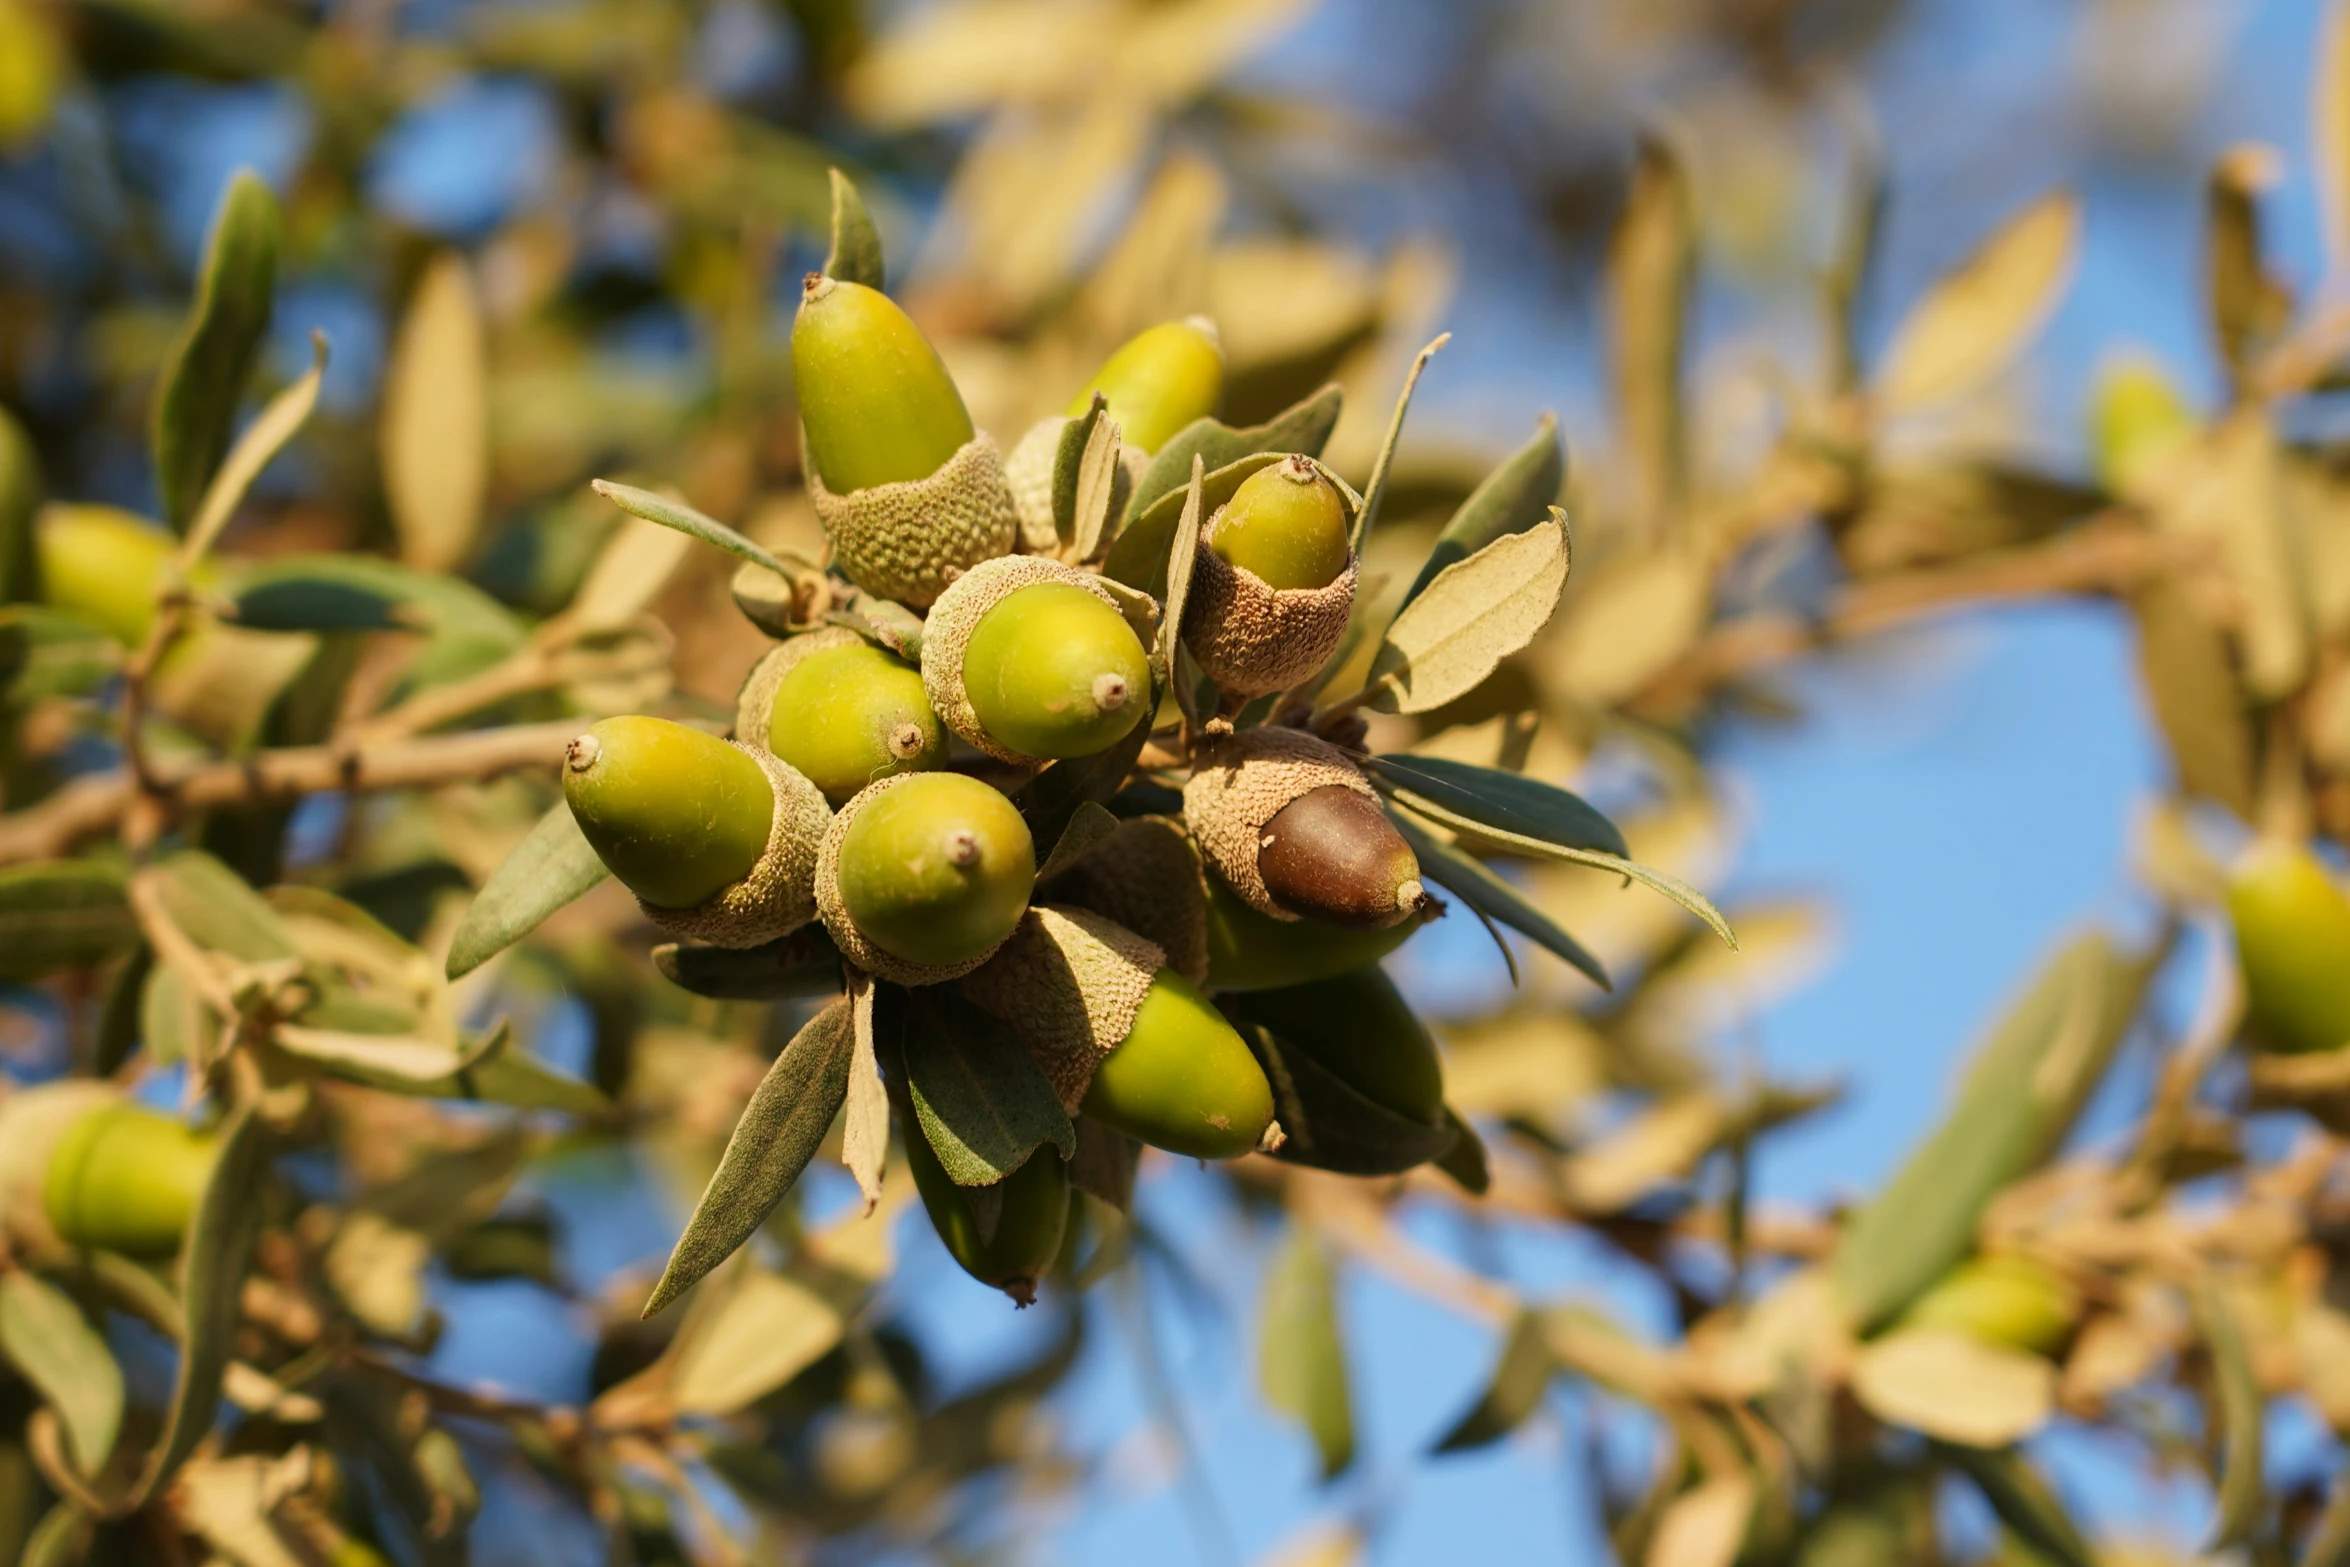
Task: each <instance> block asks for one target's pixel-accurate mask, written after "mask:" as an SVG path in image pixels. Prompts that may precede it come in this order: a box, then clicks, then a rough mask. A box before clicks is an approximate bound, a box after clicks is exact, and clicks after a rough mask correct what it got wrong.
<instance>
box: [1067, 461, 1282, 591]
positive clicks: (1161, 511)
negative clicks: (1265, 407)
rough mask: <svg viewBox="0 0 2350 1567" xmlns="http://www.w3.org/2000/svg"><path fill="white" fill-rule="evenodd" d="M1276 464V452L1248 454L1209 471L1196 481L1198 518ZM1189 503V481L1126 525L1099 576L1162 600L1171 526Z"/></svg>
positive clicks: (1172, 534)
mask: <svg viewBox="0 0 2350 1567" xmlns="http://www.w3.org/2000/svg"><path fill="white" fill-rule="evenodd" d="M1280 460H1281V457H1280V455H1279V454H1278V453H1275V452H1252V453H1250V454H1249V455H1248V456H1245V457H1242V458H1239V459H1237V460H1235V461H1233V462H1229V463H1226V464H1225V465H1224V466H1223V467H1221V468H1214V469H1210V470H1209V472H1208V475H1207V477H1206V478H1205V479H1203V480H1201V481H1200V516H1201V517H1203V518H1207V517H1213V516H1215V515H1216V513H1217V511H1218V510H1219V509H1221V508H1222V506H1223V505H1224V503H1225V502H1226V501H1228V500H1230V499H1232V492H1233V491H1235V490H1237V489H1239V488H1240V484H1241V481H1242V480H1243V479H1246V478H1247V477H1248V476H1249V475H1250V474H1252V473H1255V472H1256V471H1257V470H1259V469H1260V468H1270V467H1271V466H1273V464H1275V463H1277V462H1279V461H1280ZM1190 501H1191V493H1190V489H1189V487H1188V482H1187V483H1185V484H1178V485H1177V486H1175V488H1173V489H1171V490H1169V491H1168V492H1167V493H1166V494H1165V495H1163V496H1161V497H1160V498H1159V499H1158V501H1157V502H1156V503H1155V504H1153V505H1152V507H1151V508H1150V509H1149V510H1148V511H1146V512H1144V513H1143V514H1142V515H1141V516H1140V517H1138V518H1136V519H1135V520H1134V521H1132V522H1129V523H1128V524H1127V525H1126V527H1125V530H1124V531H1123V532H1121V533H1120V534H1119V535H1118V540H1117V542H1116V543H1115V544H1112V545H1111V546H1110V553H1109V556H1108V558H1107V559H1105V560H1104V561H1103V562H1102V575H1103V576H1104V577H1106V578H1108V579H1109V580H1111V581H1113V582H1121V583H1124V584H1125V585H1126V586H1128V587H1130V588H1133V589H1135V590H1137V591H1139V592H1142V593H1147V594H1149V595H1151V596H1152V597H1154V598H1161V597H1164V596H1165V595H1166V592H1167V564H1168V561H1169V560H1170V559H1171V558H1172V553H1173V549H1174V544H1175V525H1176V524H1177V523H1178V522H1180V521H1182V519H1183V513H1184V510H1185V509H1186V508H1187V507H1188V506H1189V505H1190Z"/></svg>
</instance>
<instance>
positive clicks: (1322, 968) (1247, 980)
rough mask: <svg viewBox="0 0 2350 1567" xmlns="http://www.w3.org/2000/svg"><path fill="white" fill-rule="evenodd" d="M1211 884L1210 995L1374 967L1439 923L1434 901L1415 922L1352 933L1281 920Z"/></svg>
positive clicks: (1215, 879) (1214, 879)
mask: <svg viewBox="0 0 2350 1567" xmlns="http://www.w3.org/2000/svg"><path fill="white" fill-rule="evenodd" d="M1206 884H1207V909H1206V912H1207V979H1206V981H1205V983H1206V985H1207V988H1208V989H1210V990H1220V991H1252V990H1277V989H1280V988H1282V987H1284V986H1288V985H1302V984H1305V983H1307V982H1309V981H1312V980H1317V979H1327V978H1329V977H1331V976H1332V975H1335V974H1344V973H1347V972H1349V971H1351V970H1354V969H1358V968H1362V967H1363V966H1365V965H1366V964H1371V963H1376V962H1378V961H1379V960H1380V959H1381V958H1384V957H1385V956H1387V954H1389V953H1390V952H1393V951H1394V950H1395V949H1396V948H1398V947H1400V946H1402V945H1403V944H1404V943H1405V942H1407V941H1409V940H1411V938H1412V937H1413V935H1414V934H1416V933H1417V932H1418V931H1419V929H1420V927H1421V926H1422V925H1424V924H1426V923H1427V922H1428V921H1429V920H1430V919H1433V918H1435V916H1436V913H1437V906H1436V903H1435V900H1433V899H1431V900H1429V902H1428V905H1427V906H1426V907H1425V908H1424V909H1422V910H1421V912H1420V914H1419V916H1418V917H1417V918H1413V919H1407V920H1401V921H1399V922H1397V923H1396V924H1393V925H1389V926H1387V927H1386V928H1385V929H1382V930H1348V929H1346V928H1345V927H1344V926H1340V925H1325V924H1323V923H1322V922H1321V921H1319V920H1277V919H1274V918H1272V917H1270V916H1268V915H1264V914H1259V913H1258V912H1257V911H1256V910H1255V909H1252V908H1250V907H1249V906H1248V905H1247V904H1246V903H1243V902H1242V901H1241V898H1240V894H1238V893H1236V892H1234V891H1233V890H1232V889H1231V888H1230V887H1229V886H1227V885H1225V882H1224V878H1223V877H1221V876H1215V875H1211V876H1209V877H1207V878H1206Z"/></svg>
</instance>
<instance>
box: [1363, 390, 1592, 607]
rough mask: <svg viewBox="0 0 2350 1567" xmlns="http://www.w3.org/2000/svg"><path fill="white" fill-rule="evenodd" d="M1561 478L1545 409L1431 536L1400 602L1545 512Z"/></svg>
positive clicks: (1560, 458)
mask: <svg viewBox="0 0 2350 1567" xmlns="http://www.w3.org/2000/svg"><path fill="white" fill-rule="evenodd" d="M1566 478H1567V449H1566V447H1565V445H1564V444H1563V443H1562V442H1561V441H1560V440H1559V422H1558V418H1557V416H1556V415H1555V414H1544V415H1543V416H1542V422H1541V423H1540V424H1539V425H1537V426H1536V427H1535V430H1534V437H1533V439H1532V440H1529V441H1528V442H1527V443H1526V444H1525V445H1524V446H1521V447H1519V448H1518V450H1517V451H1515V452H1513V453H1512V454H1511V455H1510V456H1509V457H1508V458H1506V459H1505V460H1504V461H1503V462H1502V464H1501V466H1500V467H1498V468H1495V469H1494V470H1493V471H1492V472H1491V473H1489V474H1487V475H1486V476H1485V477H1484V479H1483V480H1482V481H1480V482H1479V484H1478V485H1477V488H1476V489H1474V490H1472V491H1471V492H1470V493H1469V498H1468V499H1467V500H1465V501H1463V502H1461V504H1460V509H1459V510H1458V511H1455V512H1454V513H1453V514H1452V520H1451V521H1449V522H1447V523H1446V524H1445V525H1444V531H1443V532H1442V533H1440V534H1438V535H1437V536H1436V547H1435V548H1434V549H1432V550H1430V551H1429V552H1428V559H1427V562H1426V563H1425V564H1424V565H1422V566H1421V567H1420V574H1419V575H1418V576H1416V577H1414V578H1413V579H1412V585H1411V586H1410V587H1408V588H1406V589H1404V595H1403V602H1404V603H1405V604H1409V603H1410V602H1411V601H1412V600H1414V599H1416V598H1418V597H1419V596H1420V593H1421V591H1422V590H1423V589H1425V588H1426V587H1427V586H1428V584H1429V583H1431V582H1433V581H1435V580H1436V576H1437V573H1439V572H1441V571H1443V570H1444V568H1445V567H1447V566H1450V565H1453V564H1454V563H1456V562H1458V561H1464V560H1467V559H1468V558H1469V557H1470V556H1471V555H1474V554H1476V553H1477V552H1478V551H1479V550H1481V549H1483V548H1484V547H1485V546H1486V545H1488V544H1491V543H1492V542H1493V541H1494V540H1495V539H1498V538H1503V537H1506V536H1507V535H1509V534H1512V533H1523V532H1525V531H1526V530H1527V529H1528V528H1531V527H1533V526H1534V525H1535V524H1536V523H1538V522H1540V521H1542V519H1543V518H1545V517H1547V516H1549V515H1550V508H1551V506H1552V505H1553V504H1554V503H1555V502H1556V501H1557V500H1558V498H1559V486H1560V485H1562V484H1564V483H1566ZM1399 607H1400V606H1399Z"/></svg>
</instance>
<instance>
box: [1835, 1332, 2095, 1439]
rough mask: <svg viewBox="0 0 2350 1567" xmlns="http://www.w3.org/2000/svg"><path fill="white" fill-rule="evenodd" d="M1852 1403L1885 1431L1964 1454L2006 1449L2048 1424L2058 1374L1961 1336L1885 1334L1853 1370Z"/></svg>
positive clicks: (1865, 1351)
mask: <svg viewBox="0 0 2350 1567" xmlns="http://www.w3.org/2000/svg"><path fill="white" fill-rule="evenodd" d="M1852 1391H1853V1396H1854V1397H1856V1398H1858V1399H1859V1400H1860V1402H1861V1406H1862V1407H1863V1408H1865V1409H1866V1410H1868V1412H1869V1413H1870V1414H1872V1415H1875V1416H1876V1417H1877V1418H1878V1419H1880V1420H1883V1421H1885V1422H1887V1423H1889V1424H1892V1425H1897V1426H1905V1427H1907V1428H1908V1429H1910V1430H1912V1431H1922V1432H1924V1433H1925V1434H1926V1435H1928V1436H1935V1437H1940V1438H1941V1439H1942V1440H1944V1441H1946V1442H1958V1443H1963V1444H1964V1445H1966V1446H1968V1447H2005V1446H2007V1445H2008V1444H2010V1443H2012V1442H2017V1441H2021V1440H2022V1439H2023V1438H2025V1437H2027V1436H2030V1435H2031V1434H2032V1433H2033V1432H2035V1431H2037V1430H2039V1429H2040V1428H2041V1427H2042V1426H2043V1425H2046V1424H2047V1423H2048V1418H2049V1416H2050V1415H2052V1414H2053V1413H2054V1412H2055V1408H2056V1370H2055V1368H2054V1367H2053V1366H2051V1365H2049V1363H2048V1362H2047V1361H2045V1360H2042V1359H2041V1358H2040V1357H2039V1356H2037V1355H2027V1354H2025V1353H2023V1352H2022V1351H2021V1350H2013V1349H2000V1348H1996V1347H1994V1346H1992V1345H1990V1344H1986V1343H1983V1342H1981V1341H1980V1340H1978V1339H1973V1338H1969V1337H1968V1336H1966V1335H1965V1334H1962V1333H1951V1332H1944V1331H1939V1330H1933V1329H1921V1330H1916V1331H1903V1332H1898V1333H1890V1334H1887V1335H1886V1336H1885V1337H1883V1338H1881V1339H1878V1340H1876V1341H1875V1342H1874V1343H1871V1344H1869V1345H1867V1346H1866V1347H1865V1348H1863V1349H1862V1350H1861V1352H1860V1358H1859V1359H1858V1360H1857V1361H1856V1362H1854V1364H1853V1368H1852Z"/></svg>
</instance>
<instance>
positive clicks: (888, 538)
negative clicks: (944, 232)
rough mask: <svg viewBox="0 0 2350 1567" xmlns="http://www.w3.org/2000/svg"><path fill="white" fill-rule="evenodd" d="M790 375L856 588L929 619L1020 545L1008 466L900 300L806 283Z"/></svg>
mask: <svg viewBox="0 0 2350 1567" xmlns="http://www.w3.org/2000/svg"><path fill="white" fill-rule="evenodd" d="M792 373H793V375H794V377H795V378H796V379H797V381H798V385H799V399H800V428H801V432H802V436H803V440H802V445H803V447H804V456H805V466H806V470H807V480H808V494H809V498H810V499H811V500H812V501H813V502H814V504H815V507H816V515H817V518H818V519H819V520H820V521H821V522H822V523H823V524H824V531H825V533H826V535H827V536H828V537H830V538H831V540H832V548H833V560H834V564H835V565H837V566H838V567H839V568H840V569H841V571H842V572H843V573H845V574H846V575H847V576H848V578H849V580H850V581H852V582H854V583H856V584H857V586H859V587H861V588H863V589H865V591H867V592H868V593H872V594H874V595H876V596H877V597H881V598H886V599H894V600H896V601H897V602H899V603H901V604H908V605H911V606H913V607H914V608H917V609H920V608H924V607H927V606H928V605H929V604H930V603H931V602H932V601H934V600H935V599H936V598H937V597H938V595H939V594H940V593H941V592H943V591H944V590H945V588H946V586H947V584H948V583H950V582H952V581H954V580H955V578H956V577H957V576H958V575H960V574H961V573H962V572H964V571H966V570H968V569H970V568H971V567H973V566H976V565H977V564H979V562H981V561H983V560H988V559H990V558H992V557H994V556H997V555H1001V554H1003V553H1004V552H1005V551H1007V550H1009V549H1010V548H1011V547H1012V541H1013V537H1014V535H1015V533H1016V531H1017V518H1016V515H1015V513H1014V510H1013V505H1012V492H1011V490H1010V488H1009V486H1008V485H1007V484H1006V483H1005V481H1004V464H1003V458H1002V456H1001V454H1000V453H998V452H997V450H996V446H995V443H994V442H993V441H992V440H990V439H988V437H987V436H986V435H984V434H980V433H975V432H974V430H973V428H972V425H971V415H970V414H969V412H968V411H966V410H965V408H964V407H963V398H962V394H961V393H959V392H957V391H956V390H955V383H954V380H953V378H952V377H950V376H949V375H948V374H947V370H946V366H945V365H944V364H943V363H941V362H940V360H939V357H938V351H937V350H936V349H934V348H932V347H931V346H930V343H929V341H928V340H927V339H925V338H924V337H923V336H922V332H921V329H920V328H918V327H916V326H915V325H914V323H913V321H912V320H911V319H910V318H908V316H907V315H906V313H905V312H904V311H902V310H900V309H899V308H898V307H897V305H896V304H895V303H894V302H892V301H891V300H890V298H889V296H887V295H886V294H883V293H881V292H880V291H879V290H877V289H871V288H867V287H865V286H864V285H863V284H861V283H848V282H843V281H840V280H838V279H835V278H828V277H825V276H824V275H823V274H821V273H816V272H811V273H809V274H808V277H807V281H806V283H805V285H804V287H803V291H802V294H801V298H800V309H799V314H798V316H797V317H796V318H795V319H794V320H793V322H792Z"/></svg>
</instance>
